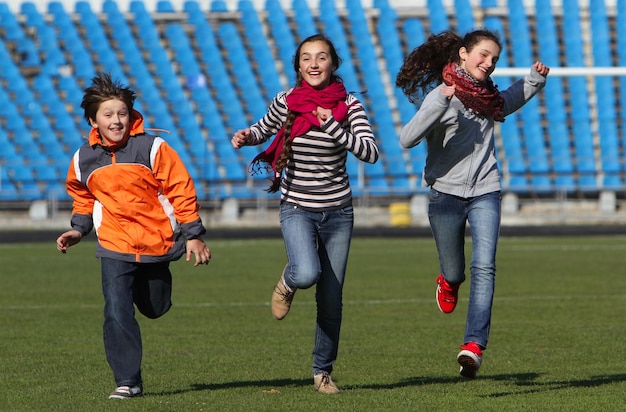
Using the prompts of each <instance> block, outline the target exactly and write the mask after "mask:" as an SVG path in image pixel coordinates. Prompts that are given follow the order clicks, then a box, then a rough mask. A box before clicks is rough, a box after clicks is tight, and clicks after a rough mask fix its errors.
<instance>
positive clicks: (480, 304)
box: [428, 188, 501, 348]
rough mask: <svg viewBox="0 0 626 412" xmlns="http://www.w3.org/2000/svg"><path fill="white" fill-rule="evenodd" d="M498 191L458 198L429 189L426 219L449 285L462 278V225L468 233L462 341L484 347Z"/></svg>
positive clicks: (488, 321) (492, 284)
mask: <svg viewBox="0 0 626 412" xmlns="http://www.w3.org/2000/svg"><path fill="white" fill-rule="evenodd" d="M500 200H501V196H500V192H492V193H487V194H484V195H481V196H477V197H473V198H467V199H465V198H460V197H456V196H451V195H448V194H445V193H441V192H438V191H437V190H435V189H432V188H431V190H430V201H429V207H428V218H429V220H430V226H431V229H432V232H433V236H434V238H435V243H436V244H437V251H438V252H439V265H440V268H441V274H442V275H443V277H444V278H445V279H446V280H447V281H448V282H449V283H451V284H459V283H461V282H463V281H465V249H464V246H465V224H466V222H468V223H469V226H470V229H471V235H472V260H471V263H470V274H471V279H470V282H471V283H470V297H469V306H468V312H467V323H466V326H465V337H464V338H463V343H467V342H476V343H478V344H479V345H480V346H482V347H483V348H486V347H487V341H488V340H489V328H490V326H491V307H492V304H493V293H494V287H495V280H496V279H495V278H496V247H497V244H498V237H499V235H500V215H501V212H500Z"/></svg>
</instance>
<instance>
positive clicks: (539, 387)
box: [149, 373, 626, 398]
mask: <svg viewBox="0 0 626 412" xmlns="http://www.w3.org/2000/svg"><path fill="white" fill-rule="evenodd" d="M540 376H541V374H539V373H518V374H506V375H482V376H480V377H479V378H478V380H481V381H488V380H491V381H499V382H505V383H509V384H511V385H513V386H516V387H518V388H523V389H521V390H510V391H505V392H495V393H491V394H486V395H484V396H485V397H488V398H499V397H504V396H509V395H520V394H530V393H540V392H547V391H553V390H561V389H568V388H583V387H584V388H593V387H598V386H602V385H607V384H611V383H616V382H625V381H626V374H616V375H600V376H592V377H590V378H589V379H577V380H564V381H558V380H556V381H538V378H539V377H540ZM458 382H471V381H470V380H469V379H466V378H463V377H461V376H445V377H443V376H442V377H428V376H416V377H411V378H406V379H403V380H401V381H399V382H395V383H387V384H373V385H347V386H342V387H341V388H342V390H360V389H372V390H388V389H398V388H404V387H410V386H424V385H442V384H454V383H458ZM311 384H312V381H311V379H273V380H259V381H237V382H223V383H210V384H209V383H195V384H192V385H191V387H189V388H185V389H177V390H172V391H163V392H157V393H151V394H149V396H168V395H177V394H182V393H188V392H198V391H209V390H220V389H234V388H245V387H257V388H262V389H264V390H268V391H271V390H272V389H276V388H285V387H298V386H309V385H311Z"/></svg>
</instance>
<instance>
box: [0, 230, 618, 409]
mask: <svg viewBox="0 0 626 412" xmlns="http://www.w3.org/2000/svg"><path fill="white" fill-rule="evenodd" d="M208 243H209V246H210V247H211V249H212V252H213V259H212V261H211V264H210V265H209V266H208V267H206V266H202V267H198V268H193V267H192V265H191V263H188V262H185V261H184V259H183V260H180V261H178V262H175V263H173V264H172V271H173V273H174V293H173V302H174V306H173V308H172V310H171V311H170V312H169V313H168V314H167V315H165V316H164V317H163V318H161V319H158V320H148V319H146V318H143V317H142V316H141V315H138V320H139V322H140V324H141V327H142V335H143V340H144V359H143V375H144V387H145V396H144V397H143V398H141V399H133V400H129V401H112V400H108V399H107V396H108V394H109V392H111V391H112V390H113V389H114V386H115V385H114V382H113V378H112V374H111V371H110V369H109V367H108V365H107V363H106V360H105V357H104V350H103V345H102V338H101V333H102V305H103V299H102V294H101V291H100V277H99V273H100V271H99V270H100V267H99V263H98V261H97V260H96V259H95V258H94V246H95V245H94V244H93V243H90V242H84V243H81V244H79V245H77V246H75V247H74V248H72V249H71V250H70V251H69V253H68V254H67V255H61V254H59V253H58V252H57V251H56V250H55V247H54V243H45V244H43V243H25V244H13V245H7V244H2V245H0V254H1V256H2V269H1V277H2V287H1V288H0V322H1V323H0V333H1V335H0V370H1V373H0V384H1V385H2V386H1V387H2V389H1V390H0V410H1V411H100V410H110V409H111V408H113V407H114V408H115V410H121V411H123V410H133V411H242V410H254V411H274V410H276V411H287V410H298V411H300V410H346V411H348V410H349V411H361V410H367V411H377V410H380V411H390V410H393V411H396V410H401V411H406V410H420V411H463V410H477V411H517V410H520V411H522V410H523V411H535V410H537V411H539V410H542V411H543V410H549V411H557V410H559V411H560V410H563V411H565V410H567V411H593V410H598V411H610V410H621V409H622V408H623V407H624V392H625V391H626V363H625V356H624V349H623V342H624V341H625V340H626V332H624V328H623V325H624V313H625V309H626V278H625V277H624V268H623V264H624V256H625V254H626V238H625V237H620V236H593V237H539V238H534V237H533V238H531V237H523V238H514V237H504V238H502V239H501V240H500V245H499V250H498V277H497V283H496V297H495V302H494V311H493V320H492V333H491V340H490V342H489V348H488V349H487V350H486V351H485V353H484V359H483V366H482V367H481V370H480V371H479V378H478V379H476V380H473V381H471V380H465V379H463V378H461V377H460V376H459V375H458V365H457V364H456V360H455V358H456V354H457V352H458V346H459V344H460V343H461V339H462V337H463V331H464V325H465V315H466V308H467V297H468V292H469V282H468V283H466V284H465V285H464V286H462V287H461V290H460V303H459V306H458V307H457V309H456V311H455V312H454V313H452V314H450V315H444V314H442V313H440V312H439V311H438V309H437V305H436V303H435V300H434V293H435V278H436V276H437V273H438V260H437V255H436V251H435V248H434V243H433V241H432V239H427V238H415V239H407V238H402V239H399V238H390V239H388V238H356V239H354V241H353V245H352V250H351V255H350V262H349V266H348V274H347V280H346V286H345V289H344V322H343V328H342V337H341V344H340V348H339V358H338V360H337V362H336V364H335V372H334V373H333V378H334V380H335V382H336V383H337V385H338V386H339V387H340V389H342V393H340V394H339V395H337V396H328V395H321V394H317V393H315V392H314V391H313V387H312V376H311V349H312V345H313V332H314V322H315V304H314V290H313V289H309V290H301V291H299V292H298V294H297V295H296V298H295V301H294V304H293V306H292V311H291V313H290V314H289V316H287V318H285V319H284V320H283V321H280V322H277V321H275V320H273V318H272V316H271V313H270V308H269V297H270V294H271V291H272V288H273V286H274V283H275V282H276V280H277V279H278V277H279V275H280V272H281V270H282V268H283V266H284V263H285V253H284V248H283V244H282V241H281V240H279V239H253V240H214V241H209V242H208ZM468 247H469V244H468ZM468 259H469V250H468ZM112 404H113V405H112Z"/></svg>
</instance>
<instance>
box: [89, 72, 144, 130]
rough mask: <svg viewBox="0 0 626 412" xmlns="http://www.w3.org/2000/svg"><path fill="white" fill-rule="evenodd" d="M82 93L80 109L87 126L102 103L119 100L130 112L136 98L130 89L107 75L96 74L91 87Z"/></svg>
mask: <svg viewBox="0 0 626 412" xmlns="http://www.w3.org/2000/svg"><path fill="white" fill-rule="evenodd" d="M84 92H85V94H84V95H83V100H82V102H81V103H80V107H81V109H83V110H84V111H85V114H84V117H85V120H86V121H87V123H88V124H89V121H90V120H91V119H95V118H96V112H97V111H98V108H99V107H100V104H101V103H102V102H105V101H107V100H111V99H119V100H121V101H123V102H124V103H126V106H127V107H128V110H129V111H130V112H132V111H133V105H134V103H135V99H136V98H137V95H136V94H135V92H134V91H133V90H132V89H131V88H129V87H126V86H124V85H122V83H120V82H119V81H117V80H113V79H112V78H111V75H110V74H109V73H98V74H97V75H96V76H95V77H94V78H92V79H91V86H89V87H87V88H86V89H85V90H84Z"/></svg>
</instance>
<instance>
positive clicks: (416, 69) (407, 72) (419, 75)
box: [396, 29, 502, 101]
mask: <svg viewBox="0 0 626 412" xmlns="http://www.w3.org/2000/svg"><path fill="white" fill-rule="evenodd" d="M483 40H492V41H494V42H495V43H496V44H497V45H498V47H500V49H502V42H501V41H500V38H499V36H498V34H497V33H495V32H492V31H490V30H487V29H478V30H474V31H471V32H468V33H467V34H466V35H465V36H464V37H461V36H460V35H458V34H457V33H455V32H453V31H451V30H446V31H443V32H441V33H439V34H431V35H430V36H429V37H428V39H427V40H426V42H424V43H423V44H422V45H420V46H418V47H416V48H415V49H414V50H413V51H412V52H411V53H410V54H409V55H408V56H406V58H405V59H404V63H403V64H402V67H401V68H400V70H399V72H398V75H397V77H396V86H397V87H399V88H401V89H402V92H403V93H404V94H405V95H406V96H407V97H409V100H411V101H413V100H414V99H415V98H416V97H417V95H418V93H419V92H420V91H421V92H422V93H424V94H426V93H428V91H429V90H430V89H432V88H433V87H434V86H436V85H437V84H440V83H441V82H443V76H442V70H443V68H444V67H445V66H446V65H447V64H448V63H451V62H455V63H459V61H460V56H459V50H460V49H461V48H462V47H465V48H466V49H467V51H471V50H472V49H473V48H474V47H475V46H476V45H477V44H478V43H480V42H481V41H483Z"/></svg>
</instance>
